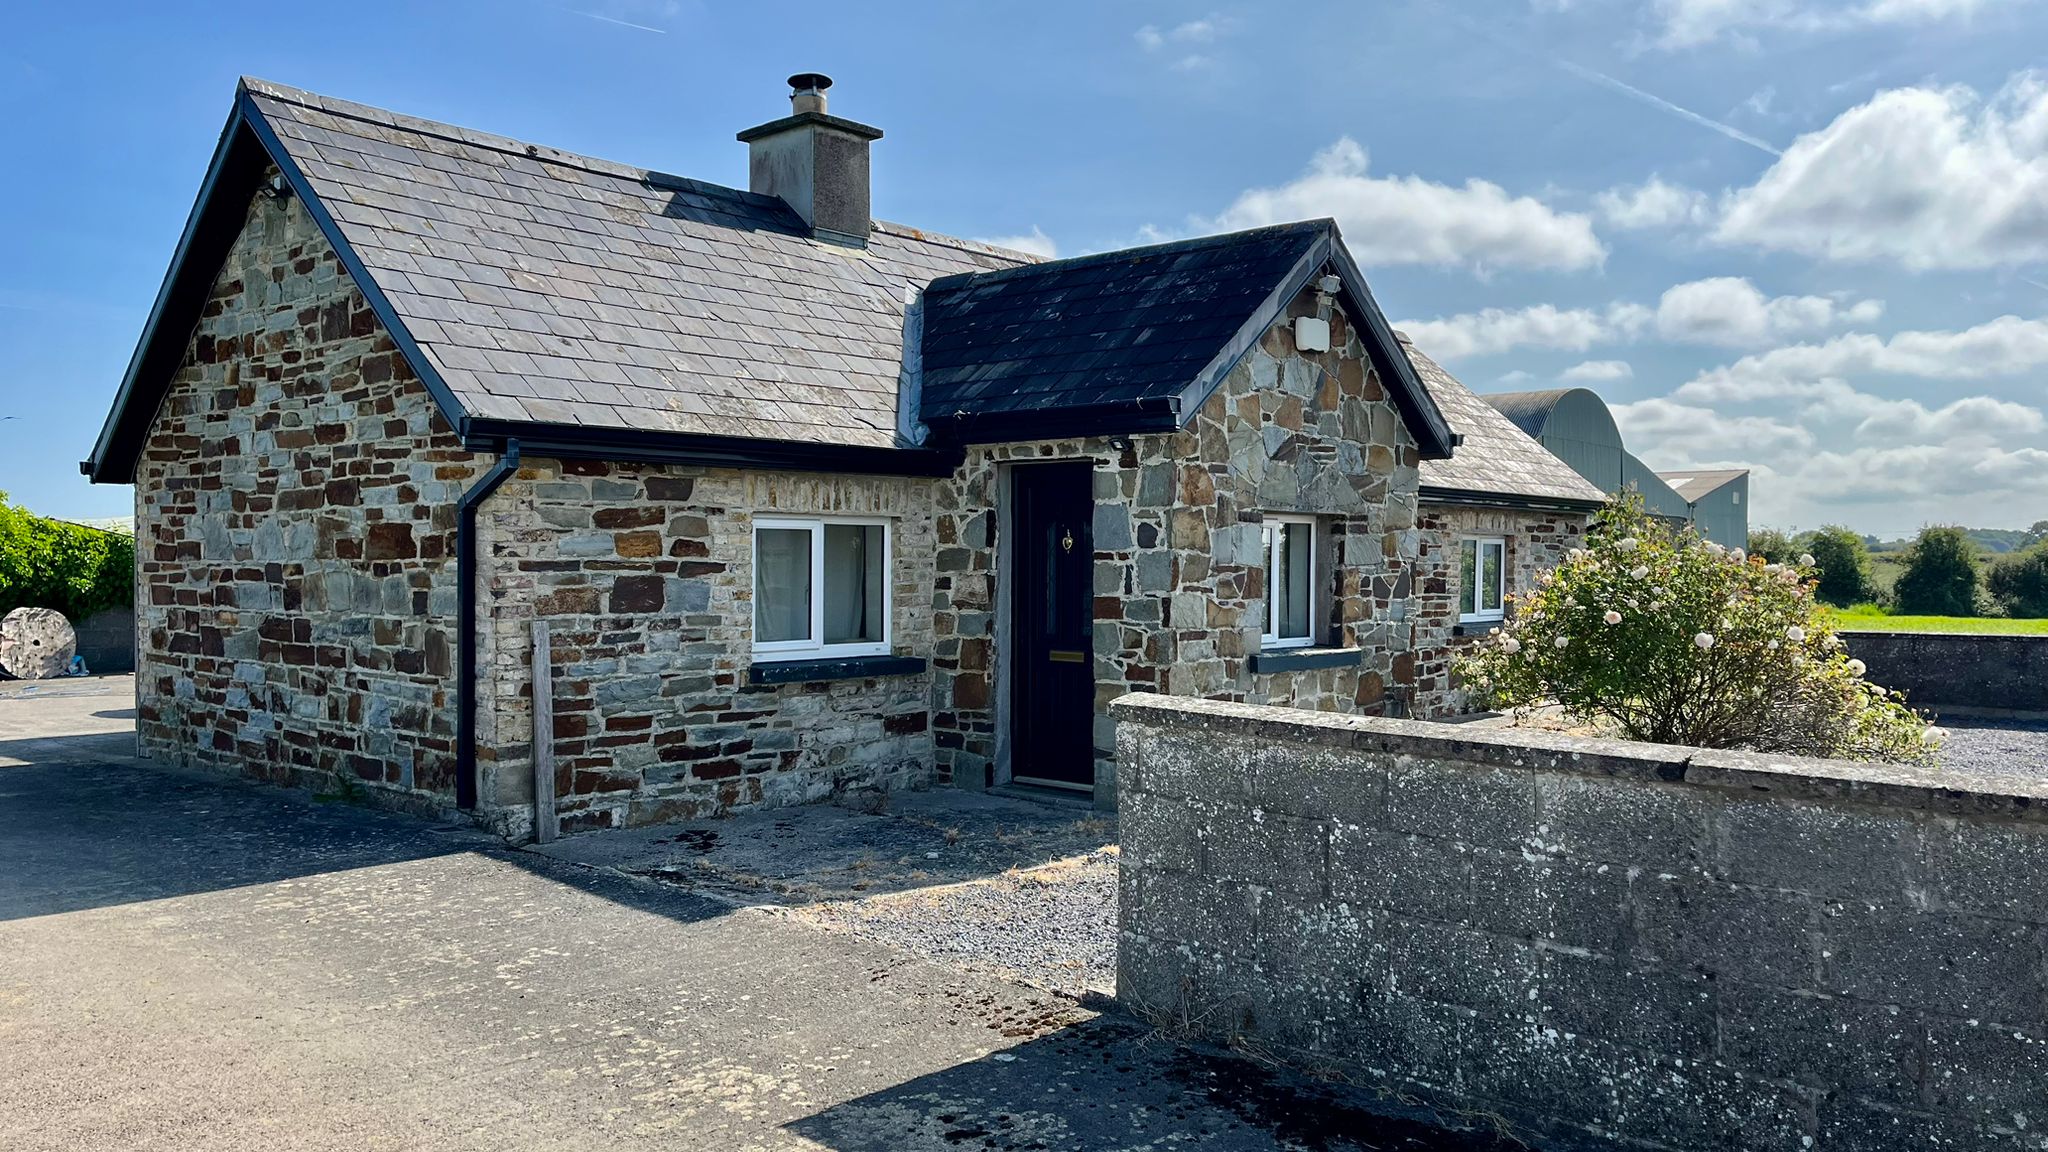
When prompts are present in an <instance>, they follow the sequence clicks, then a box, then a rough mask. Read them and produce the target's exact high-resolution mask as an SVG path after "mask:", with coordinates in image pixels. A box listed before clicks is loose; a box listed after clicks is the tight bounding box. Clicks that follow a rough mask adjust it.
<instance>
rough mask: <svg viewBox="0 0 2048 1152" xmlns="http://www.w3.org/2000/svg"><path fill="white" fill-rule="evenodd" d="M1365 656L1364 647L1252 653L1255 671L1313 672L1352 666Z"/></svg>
mask: <svg viewBox="0 0 2048 1152" xmlns="http://www.w3.org/2000/svg"><path fill="white" fill-rule="evenodd" d="M1364 658H1365V649H1363V648H1281V649H1276V650H1274V651H1272V652H1254V653H1252V658H1251V660H1252V671H1254V672H1312V671H1314V670H1316V669H1318V668H1350V667H1354V666H1356V665H1357V664H1358V663H1359V662H1360V661H1361V660H1363V659H1364Z"/></svg>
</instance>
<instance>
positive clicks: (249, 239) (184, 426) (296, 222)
mask: <svg viewBox="0 0 2048 1152" xmlns="http://www.w3.org/2000/svg"><path fill="white" fill-rule="evenodd" d="M479 470H480V469H479V465H478V464H477V462H476V461H475V460H474V459H473V458H472V457H471V456H470V455H469V454H468V453H466V452H464V451H463V450H462V447H461V445H460V443H459V442H458V441H457V440H456V438H455V436H454V434H453V432H452V430H451V429H450V428H449V427H448V425H447V424H446V422H445V421H444V420H443V419H442V417H441V415H440V413H439V411H438V410H437V409H436V407H435V406H434V404H433V402H432V400H431V399H430V398H429V397H428V395H427V393H426V390H425V388H424V387H423V386H422V385H421V384H420V382H419V381H418V380H417V379H416V378H415V377H414V376H413V375H412V372H411V370H410V369H409V368H408V367H407V365H406V362H405V359H404V357H403V356H402V355H401V354H400V353H399V352H398V351H397V349H396V348H395V347H394V346H393V344H392V342H391V340H390V338H389V337H388V336H387V335H386V334H385V332H384V331H383V330H382V328H380V327H379V325H378V324H377V321H376V319H375V317H374V316H373V314H372V313H371V312H370V309H369V306H368V304H367V303H366V302H365V301H364V299H363V297H362V294H361V293H360V292H358V291H357V290H356V288H355V286H354V285H353V284H352V283H351V282H350V280H349V277H348V275H347V273H346V272H345V271H343V270H342V268H341V267H340V265H339V263H338V261H337V259H336V257H335V254H334V251H333V249H332V248H331V247H329V246H328V244H327V241H326V240H325V239H324V238H323V236H322V235H321V233H320V230H319V228H318V227H317V226H316V225H315V224H314V223H313V221H312V219H311V217H310V216H309V215H308V214H307V213H306V210H305V207H304V206H303V205H302V204H300V203H299V201H298V200H296V199H285V200H275V201H274V200H270V199H268V198H264V197H257V198H255V200H254V201H253V203H252V204H251V206H250V208H249V213H248V219H247V222H246V224H245V225H244V228H243V231H242V234H241V236H240V238H239V239H238V240H237V241H236V243H235V245H234V248H233V251H232V252H231V253H230V254H229V256H228V258H227V261H226V263H225V265H224V267H223V268H222V270H221V272H220V275H219V276H218V278H217V279H216V280H215V283H214V286H213V290H212V294H211V296H210V298H209V299H208V301H207V303H206V306H205V309H204V313H203V316H202V318H201V320H200V321H199V324H198V326H197V328H196V330H195V331H194V333H193V339H192V342H191V345H190V346H189V348H188V349H187V353H186V360H185V363H184V364H183V366H182V367H180V369H179V370H178V373H177V376H176V378H175V381H174V383H173V385H172V387H171V389H170V392H169V394H168V395H167V396H166V398H165V399H164V402H163V406H162V408H161V409H160V410H159V412H158V414H157V418H156V421H155V424H154V426H153V428H152V430H151V433H150V436H149V439H148V441H147V443H146V445H145V447H144V449H143V453H142V458H141V462H140V464H139V467H138V469H137V472H136V478H135V523H136V526H137V534H138V535H137V540H136V566H137V573H136V576H137V579H136V606H135V610H136V659H137V675H136V731H137V737H138V741H139V744H140V748H141V751H142V753H143V754H144V755H147V756H153V757H157V758H160V759H163V760H166V761H170V762H173V763H181V764H188V765H204V766H210V767H214V768H217V769H222V770H227V771H232V772H236V773H239V774H244V775H248V776H252V777H257V778H261V779H267V780H272V781H276V782H280V783H294V784H302V785H309V786H312V787H316V788H318V787H329V786H332V785H333V783H334V782H335V781H336V780H338V779H347V780H351V781H356V782H358V783H359V784H361V785H364V786H367V787H369V788H370V789H373V790H375V791H377V792H379V793H382V794H383V795H384V796H385V798H386V799H392V800H397V801H399V802H402V803H417V804H419V805H420V806H425V807H433V806H436V805H438V804H440V803H442V802H444V801H445V800H446V799H447V798H448V797H449V796H451V795H452V792H453V788H454V733H455V725H454V688H453V680H452V665H453V663H454V660H453V653H454V643H455V631H454V625H453V621H454V618H455V605H456V588H455V582H454V572H455V559H454V553H455V508H456V502H457V501H458V500H459V499H460V497H461V494H462V492H463V490H464V489H465V488H466V487H467V486H468V484H469V482H470V480H471V479H472V477H473V476H475V475H476V474H477V473H478V471H479Z"/></svg>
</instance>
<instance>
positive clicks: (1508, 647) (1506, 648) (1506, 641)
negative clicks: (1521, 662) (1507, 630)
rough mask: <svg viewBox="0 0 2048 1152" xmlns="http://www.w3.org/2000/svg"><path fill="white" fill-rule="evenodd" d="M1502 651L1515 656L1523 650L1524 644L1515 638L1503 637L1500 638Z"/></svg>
mask: <svg viewBox="0 0 2048 1152" xmlns="http://www.w3.org/2000/svg"><path fill="white" fill-rule="evenodd" d="M1500 650H1501V651H1503V652H1505V653H1507V654H1508V655H1510V656H1513V655H1514V654H1515V653H1517V652H1520V651H1521V650H1522V642H1521V641H1520V640H1517V639H1515V638H1514V637H1513V636H1503V637H1501V638H1500Z"/></svg>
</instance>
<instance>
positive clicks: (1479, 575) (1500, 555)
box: [1458, 540, 1508, 624]
mask: <svg viewBox="0 0 2048 1152" xmlns="http://www.w3.org/2000/svg"><path fill="white" fill-rule="evenodd" d="M1458 550H1459V552H1458V620H1459V622H1461V623H1467V624H1469V623H1471V622H1473V621H1475V620H1498V619H1500V618H1501V617H1502V616H1503V615H1504V614H1505V613H1504V611H1503V608H1502V606H1503V605H1504V604H1505V603H1506V602H1507V590H1508V542H1507V541H1505V540H1460V541H1459V542H1458Z"/></svg>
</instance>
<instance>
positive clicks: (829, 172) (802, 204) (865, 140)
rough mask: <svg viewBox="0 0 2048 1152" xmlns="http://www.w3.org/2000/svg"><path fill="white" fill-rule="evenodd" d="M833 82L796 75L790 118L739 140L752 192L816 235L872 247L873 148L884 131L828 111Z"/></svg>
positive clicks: (817, 75) (812, 74)
mask: <svg viewBox="0 0 2048 1152" xmlns="http://www.w3.org/2000/svg"><path fill="white" fill-rule="evenodd" d="M831 86H832V78H831V77H830V76H827V75H825V74H824V73H822V72H799V73H797V74H796V75H794V76H791V77H790V78H789V87H790V94H789V103H790V109H791V111H790V114H789V115H788V116H785V117H783V118H782V119H780V120H770V121H769V122H768V123H766V124H758V125H756V126H754V127H752V128H748V129H746V130H745V131H743V132H741V133H739V140H740V141H741V142H742V143H744V144H746V145H747V187H748V188H749V189H750V190H751V191H754V192H759V193H762V194H764V195H768V196H774V197H777V198H779V199H781V200H782V202H783V203H785V204H787V205H789V206H790V208H791V209H793V210H794V211H795V212H796V214H797V215H799V216H801V217H803V220H804V223H805V224H807V225H809V226H810V229H811V235H813V236H815V237H817V238H819V239H822V240H831V241H834V242H837V243H842V244H852V245H854V246H856V247H865V246H866V245H867V240H868V233H869V232H870V231H871V230H872V229H873V221H872V219H871V218H870V217H869V214H868V211H869V208H868V145H869V144H871V143H873V142H874V141H876V140H879V139H881V138H882V130H881V129H880V128H874V127H870V126H869V125H866V124H861V123H858V122H856V121H853V120H845V119H842V118H840V117H838V116H833V115H830V114H828V113H827V112H826V111H825V90H826V89H827V88H830V87H831Z"/></svg>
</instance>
